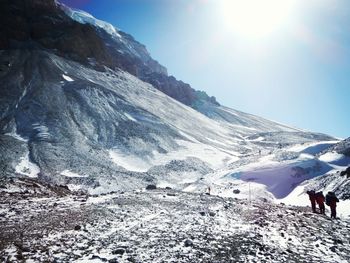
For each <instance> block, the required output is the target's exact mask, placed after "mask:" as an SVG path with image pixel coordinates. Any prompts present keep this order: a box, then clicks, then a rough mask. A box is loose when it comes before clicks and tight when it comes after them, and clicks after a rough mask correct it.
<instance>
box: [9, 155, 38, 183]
mask: <svg viewBox="0 0 350 263" xmlns="http://www.w3.org/2000/svg"><path fill="white" fill-rule="evenodd" d="M15 170H16V172H17V173H19V174H23V175H26V176H28V177H33V178H34V177H38V174H39V173H40V168H39V166H37V165H36V164H34V163H32V162H31V161H30V160H29V153H28V154H26V155H25V156H24V157H22V158H21V159H20V162H19V164H18V165H17V166H16V168H15Z"/></svg>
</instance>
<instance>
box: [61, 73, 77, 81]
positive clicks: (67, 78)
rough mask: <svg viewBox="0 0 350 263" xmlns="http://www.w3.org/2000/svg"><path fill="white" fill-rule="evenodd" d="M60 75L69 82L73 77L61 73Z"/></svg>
mask: <svg viewBox="0 0 350 263" xmlns="http://www.w3.org/2000/svg"><path fill="white" fill-rule="evenodd" d="M62 77H63V78H64V79H65V80H67V81H69V82H72V81H74V79H72V78H71V77H69V76H67V75H64V74H62Z"/></svg>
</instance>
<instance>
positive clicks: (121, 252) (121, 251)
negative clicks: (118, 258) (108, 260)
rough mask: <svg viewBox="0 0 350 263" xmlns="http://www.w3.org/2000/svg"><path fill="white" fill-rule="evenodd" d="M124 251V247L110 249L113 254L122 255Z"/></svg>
mask: <svg viewBox="0 0 350 263" xmlns="http://www.w3.org/2000/svg"><path fill="white" fill-rule="evenodd" d="M124 253H125V249H124V248H117V249H114V250H113V251H112V254H114V255H123V254H124Z"/></svg>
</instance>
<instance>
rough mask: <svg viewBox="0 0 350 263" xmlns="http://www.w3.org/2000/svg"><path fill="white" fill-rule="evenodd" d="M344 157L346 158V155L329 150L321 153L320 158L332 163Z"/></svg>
mask: <svg viewBox="0 0 350 263" xmlns="http://www.w3.org/2000/svg"><path fill="white" fill-rule="evenodd" d="M343 158H345V156H344V155H343V154H339V153H336V152H327V153H325V154H323V155H321V156H320V158H319V159H320V160H321V161H324V162H328V163H331V162H335V161H339V160H341V159H343Z"/></svg>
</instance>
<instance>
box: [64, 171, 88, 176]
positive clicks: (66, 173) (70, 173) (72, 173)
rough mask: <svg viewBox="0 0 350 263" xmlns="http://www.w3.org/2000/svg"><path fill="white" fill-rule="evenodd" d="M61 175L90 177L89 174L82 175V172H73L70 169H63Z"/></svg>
mask: <svg viewBox="0 0 350 263" xmlns="http://www.w3.org/2000/svg"><path fill="white" fill-rule="evenodd" d="M61 175H64V176H67V177H88V176H87V175H80V174H77V173H74V172H71V171H69V170H64V171H62V172H61Z"/></svg>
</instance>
